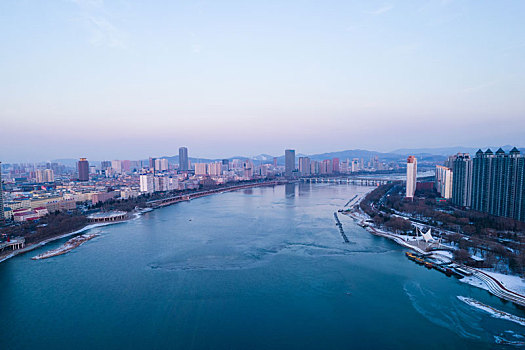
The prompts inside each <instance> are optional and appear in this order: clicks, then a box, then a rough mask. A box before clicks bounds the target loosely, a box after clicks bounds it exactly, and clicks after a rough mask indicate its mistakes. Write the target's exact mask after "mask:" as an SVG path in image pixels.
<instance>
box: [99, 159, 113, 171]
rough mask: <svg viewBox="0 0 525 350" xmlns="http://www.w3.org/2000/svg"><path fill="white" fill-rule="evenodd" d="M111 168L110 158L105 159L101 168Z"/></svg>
mask: <svg viewBox="0 0 525 350" xmlns="http://www.w3.org/2000/svg"><path fill="white" fill-rule="evenodd" d="M109 168H111V162H110V161H109V160H103V161H102V162H101V163H100V169H101V170H107V169H109Z"/></svg>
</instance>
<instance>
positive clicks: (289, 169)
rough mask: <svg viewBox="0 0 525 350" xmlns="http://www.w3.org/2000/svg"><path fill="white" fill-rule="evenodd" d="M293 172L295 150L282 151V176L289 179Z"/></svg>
mask: <svg viewBox="0 0 525 350" xmlns="http://www.w3.org/2000/svg"><path fill="white" fill-rule="evenodd" d="M294 171H295V150H293V149H287V150H285V151H284V176H285V177H286V178H287V179H291V178H292V177H293V175H294Z"/></svg>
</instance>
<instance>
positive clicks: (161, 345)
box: [0, 184, 525, 350]
mask: <svg viewBox="0 0 525 350" xmlns="http://www.w3.org/2000/svg"><path fill="white" fill-rule="evenodd" d="M368 190H369V188H367V187H362V186H353V185H335V184H296V185H294V184H291V185H280V186H275V187H261V188H254V189H247V190H240V191H235V192H229V193H223V194H218V195H212V196H208V197H203V198H198V199H195V200H192V201H190V202H184V203H179V204H176V205H173V206H169V207H166V208H162V209H158V210H155V211H152V212H149V213H146V214H144V215H143V216H142V217H140V218H138V219H135V220H131V221H128V222H125V223H120V224H116V225H111V226H106V227H100V228H96V229H93V230H91V231H90V233H98V234H100V236H99V237H97V238H95V239H93V240H91V241H89V242H87V243H85V244H83V245H82V246H80V247H79V248H77V249H75V250H73V251H71V252H70V253H68V254H65V255H61V256H57V257H53V258H50V259H45V260H37V261H34V260H31V257H32V256H34V255H37V254H40V253H42V252H44V251H46V250H49V249H53V248H56V247H58V246H59V245H60V244H63V242H64V241H65V240H67V239H64V240H62V241H58V242H54V243H52V244H49V245H47V246H45V247H43V248H39V249H38V250H35V251H32V252H30V253H28V254H25V255H20V256H17V257H14V258H12V259H10V260H8V261H5V262H3V263H2V264H0V285H1V287H0V337H1V339H0V344H1V345H0V348H2V349H34V348H46V349H47V348H52V349H76V350H77V349H117V348H118V349H277V348H283V349H322V348H325V349H408V348H411V347H413V348H421V347H423V348H425V349H466V348H477V349H492V348H494V347H498V346H502V345H498V344H497V341H498V339H506V340H509V341H523V340H525V339H524V338H523V336H522V334H523V333H524V332H523V331H524V328H523V327H522V326H520V325H517V324H515V323H512V322H509V321H506V320H500V319H495V318H493V317H491V316H490V315H489V314H486V313H484V312H483V311H480V310H478V309H475V308H472V307H471V306H469V305H467V304H465V303H463V302H462V301H460V300H459V299H458V298H457V296H465V297H470V298H473V299H476V300H478V301H480V302H482V303H485V304H488V305H491V306H493V307H495V308H498V309H500V310H504V311H507V312H511V313H513V314H516V315H518V316H521V317H523V316H524V314H523V313H522V312H521V311H520V310H518V309H517V308H516V307H514V306H513V305H512V304H509V303H503V302H502V301H500V300H499V299H498V298H496V297H493V296H491V295H489V294H488V293H487V292H486V291H484V290H481V289H478V288H475V287H472V286H470V285H467V284H464V283H461V282H459V281H458V280H456V279H454V278H449V277H446V276H445V275H443V274H441V273H439V272H437V271H434V270H432V271H429V270H427V269H425V268H423V267H421V266H419V265H416V264H414V263H413V262H411V261H409V260H408V259H406V257H405V256H404V251H405V249H403V248H402V247H400V246H398V245H396V244H395V243H393V242H391V241H389V240H387V239H384V238H381V237H376V236H373V235H371V234H369V233H368V232H367V231H365V230H364V229H362V228H361V227H359V226H357V225H356V224H355V223H354V222H353V221H352V220H351V219H350V218H348V217H346V216H344V215H339V218H340V220H341V222H342V224H343V228H344V230H345V233H346V235H347V236H348V239H349V240H350V241H351V242H350V243H344V242H343V239H342V237H341V234H340V232H339V229H338V228H337V226H336V225H335V221H334V217H333V213H334V211H336V210H337V209H339V208H341V207H342V206H343V205H344V204H345V203H346V202H347V201H348V200H349V199H350V198H352V197H354V196H355V195H356V194H358V195H360V194H363V193H365V192H366V191H368Z"/></svg>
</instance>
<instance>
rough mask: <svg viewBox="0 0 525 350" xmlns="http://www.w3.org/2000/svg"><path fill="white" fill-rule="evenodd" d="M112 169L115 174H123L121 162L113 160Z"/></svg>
mask: <svg viewBox="0 0 525 350" xmlns="http://www.w3.org/2000/svg"><path fill="white" fill-rule="evenodd" d="M111 168H112V169H113V171H114V172H115V174H122V162H121V161H120V160H112V161H111Z"/></svg>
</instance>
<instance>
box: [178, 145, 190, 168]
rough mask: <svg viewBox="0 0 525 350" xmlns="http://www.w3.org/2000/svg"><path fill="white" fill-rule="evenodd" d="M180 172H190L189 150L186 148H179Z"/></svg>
mask: <svg viewBox="0 0 525 350" xmlns="http://www.w3.org/2000/svg"><path fill="white" fill-rule="evenodd" d="M179 170H180V171H188V170H190V163H189V160H188V149H187V148H186V147H180V148H179Z"/></svg>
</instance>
